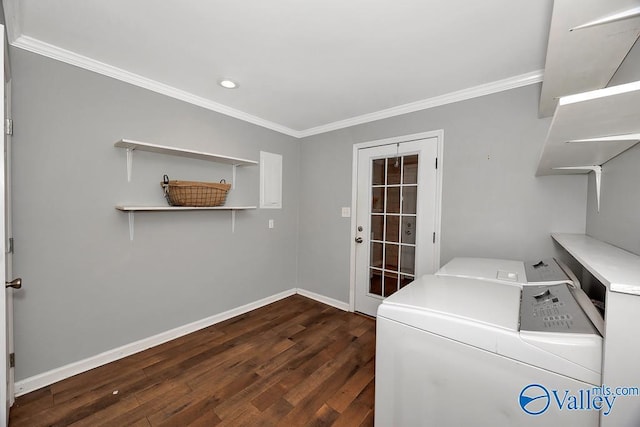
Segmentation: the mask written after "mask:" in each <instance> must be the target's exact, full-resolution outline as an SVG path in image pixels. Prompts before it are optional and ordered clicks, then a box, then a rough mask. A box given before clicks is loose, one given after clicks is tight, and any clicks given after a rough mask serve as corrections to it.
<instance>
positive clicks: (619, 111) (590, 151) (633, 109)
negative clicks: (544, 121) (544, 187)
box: [536, 82, 640, 176]
mask: <svg viewBox="0 0 640 427" xmlns="http://www.w3.org/2000/svg"><path fill="white" fill-rule="evenodd" d="M639 140H640V82H633V83H628V84H624V85H619V86H612V87H608V88H606V89H599V90H594V91H592V92H585V93H580V94H577V95H571V96H565V97H563V98H560V101H559V102H558V108H557V109H556V112H555V114H554V115H553V120H552V122H551V127H550V128H549V133H548V134H547V140H546V142H545V144H544V148H543V151H542V155H541V156H540V162H539V163H538V171H537V173H536V175H538V176H540V175H554V174H568V173H586V172H585V171H579V170H566V169H559V168H563V167H578V166H600V165H602V164H603V163H605V162H607V161H608V160H610V159H612V158H613V157H615V156H617V155H618V154H620V153H622V152H623V151H625V150H627V149H629V148H631V147H632V146H634V145H635V144H636V143H637V142H638V141H639Z"/></svg>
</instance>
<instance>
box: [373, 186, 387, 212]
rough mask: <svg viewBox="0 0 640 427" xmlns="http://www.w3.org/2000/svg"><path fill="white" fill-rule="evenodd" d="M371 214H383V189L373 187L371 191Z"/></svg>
mask: <svg viewBox="0 0 640 427" xmlns="http://www.w3.org/2000/svg"><path fill="white" fill-rule="evenodd" d="M371 212H373V213H383V212H384V187H374V188H372V189H371Z"/></svg>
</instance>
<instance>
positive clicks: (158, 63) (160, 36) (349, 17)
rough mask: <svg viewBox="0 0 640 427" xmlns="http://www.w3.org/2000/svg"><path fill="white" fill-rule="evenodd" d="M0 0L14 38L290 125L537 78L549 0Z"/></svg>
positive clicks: (407, 107)
mask: <svg viewBox="0 0 640 427" xmlns="http://www.w3.org/2000/svg"><path fill="white" fill-rule="evenodd" d="M4 6H5V13H6V15H7V29H8V32H9V38H10V42H11V43H12V44H13V45H15V46H18V47H22V48H25V49H28V50H31V51H34V52H37V53H41V54H44V55H47V56H50V57H54V58H56V59H61V60H64V61H66V62H69V63H72V64H74V65H79V66H83V67H85V68H88V69H91V70H94V71H98V72H102V73H104V74H106V75H110V76H112V77H116V78H120V79H121V80H124V81H129V82H131V83H134V84H138V85H140V86H143V87H147V88H149V89H152V90H156V91H158V92H162V93H166V94H168V95H170V96H174V97H176V98H179V99H184V100H186V101H189V102H193V103H194V104H198V105H201V106H204V107H206V108H210V109H212V110H215V111H219V112H222V113H224V114H228V115H230V116H234V117H238V118H241V119H244V120H247V121H249V122H252V123H256V124H259V125H261V126H265V127H267V128H271V129H274V130H278V131H280V132H283V133H286V134H289V135H293V136H297V137H300V136H306V135H310V134H314V133H320V132H323V131H327V130H332V129H336V128H340V127H345V126H348V125H352V124H356V123H362V122H366V121H371V120H374V119H378V118H382V117H389V116H392V115H397V114H400V113H404V112H408V111H415V110H419V109H423V108H427V107H430V106H433V105H440V104H443V103H446V102H450V101H456V100H460V99H465V98H469V97H473V96H478V95H482V94H486V93H490V92H495V91H499V90H504V89H507V88H510V87H517V86H522V85H525V84H531V83H533V82H537V81H541V79H542V72H541V71H540V70H541V69H543V68H544V60H545V53H546V46H547V38H548V34H549V25H550V19H551V12H552V0H534V1H522V0H520V1H514V0H483V1H474V0H466V1H462V0H395V1H394V0H323V1H320V0H316V1H313V0H307V1H301V0H270V1H265V0H244V1H229V0H227V1H221V0H136V1H131V0H47V1H43V0H4ZM222 77H228V78H231V79H234V80H236V81H238V82H239V83H240V88H239V89H236V90H226V89H222V88H221V87H219V86H218V85H217V80H218V79H220V78H222Z"/></svg>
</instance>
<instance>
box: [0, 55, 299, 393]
mask: <svg viewBox="0 0 640 427" xmlns="http://www.w3.org/2000/svg"><path fill="white" fill-rule="evenodd" d="M10 54H11V61H12V69H13V70H12V71H13V76H14V78H13V96H14V98H13V118H14V123H15V134H14V137H13V211H14V224H13V226H14V233H13V234H14V237H15V246H16V252H15V256H14V272H15V274H16V276H18V275H20V276H22V278H23V280H24V287H23V289H22V290H20V291H16V292H15V345H16V357H17V366H16V379H17V380H20V379H24V378H26V377H29V376H32V375H36V374H39V373H42V372H45V371H48V370H50V369H54V368H57V367H60V366H63V365H65V364H68V363H71V362H74V361H77V360H81V359H84V358H86V357H90V356H93V355H96V354H98V353H100V352H103V351H106V350H110V349H113V348H115V347H118V346H121V345H124V344H127V343H130V342H133V341H136V340H139V339H142V338H146V337H149V336H151V335H154V334H157V333H160V332H163V331H166V330H169V329H171V328H174V327H178V326H182V325H184V324H187V323H189V322H193V321H196V320H200V319H203V318H206V317H208V316H211V315H214V314H217V313H220V312H223V311H226V310H229V309H231V308H235V307H238V306H241V305H243V304H246V303H249V302H253V301H256V300H259V299H261V298H264V297H267V296H270V295H273V294H276V293H278V292H281V291H284V290H287V289H291V288H294V287H295V286H296V275H297V273H296V265H297V260H296V258H297V248H296V247H297V234H296V233H297V227H296V224H297V218H298V207H297V206H298V202H297V198H298V182H299V169H298V163H299V143H298V141H296V140H294V139H293V138H290V137H288V136H283V135H281V134H279V133H276V132H272V131H269V130H266V129H263V128H260V127H257V126H254V125H250V124H247V123H245V122H242V121H239V120H235V119H232V118H229V117H226V116H223V115H219V114H216V113H213V112H211V111H207V110H204V109H201V108H199V107H195V106H192V105H189V104H186V103H183V102H180V101H177V100H174V99H171V98H168V97H165V96H162V95H159V94H156V93H153V92H150V91H147V90H144V89H141V88H137V87H134V86H131V85H128V84H126V83H122V82H119V81H117V80H114V79H111V78H107V77H104V76H101V75H98V74H95V73H91V72H88V71H85V70H82V69H79V68H75V67H72V66H69V65H66V64H63V63H60V62H57V61H53V60H50V59H47V58H44V57H41V56H38V55H34V54H31V53H28V52H25V51H22V50H17V49H12V50H11V52H10ZM121 138H130V139H137V140H142V141H148V142H153V143H157V144H163V145H173V146H178V147H183V148H191V149H200V150H203V151H209V152H214V153H220V154H226V155H230V156H237V157H243V158H249V159H254V160H258V158H259V151H260V150H264V151H270V152H274V153H280V154H282V155H283V156H284V180H283V181H284V188H283V191H284V198H283V200H284V201H283V206H284V207H283V209H282V210H253V211H246V212H239V213H238V215H237V224H236V227H237V228H236V232H235V234H232V233H231V214H230V213H229V212H180V213H174V212H171V213H139V214H136V220H135V240H134V241H129V235H128V222H127V215H126V214H125V213H122V212H119V211H116V210H115V209H114V205H116V204H118V203H131V204H158V203H159V204H163V203H164V199H163V197H162V194H161V189H160V186H159V182H160V180H161V178H162V175H163V174H164V173H168V174H169V176H170V177H172V178H175V179H193V180H206V181H217V180H219V179H220V178H226V179H227V181H230V179H231V167H230V166H225V165H217V164H215V163H210V162H205V161H199V160H190V159H181V158H177V157H172V156H164V155H159V154H153V153H144V152H136V153H135V154H134V165H133V181H132V182H131V183H127V180H126V169H125V158H126V153H125V150H123V149H120V148H114V147H113V143H114V142H115V141H117V140H119V139H121ZM258 176H259V168H258V167H257V166H256V167H247V168H241V169H239V171H238V179H237V189H235V190H232V192H231V193H230V195H229V201H228V203H229V204H234V203H238V204H252V205H256V204H257V203H258ZM269 218H273V219H275V224H276V227H275V229H273V230H269V229H268V228H267V222H268V219H269Z"/></svg>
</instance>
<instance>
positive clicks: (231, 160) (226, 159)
mask: <svg viewBox="0 0 640 427" xmlns="http://www.w3.org/2000/svg"><path fill="white" fill-rule="evenodd" d="M113 145H114V147H119V148H125V149H126V150H127V180H128V181H129V182H130V181H131V172H132V169H133V152H134V151H135V150H139V151H149V152H152V153H159V154H167V155H170V156H178V157H187V158H189V159H198V160H206V161H209V162H216V163H224V164H228V165H232V166H233V178H232V181H231V183H232V184H233V183H234V182H235V174H236V167H237V166H254V165H257V164H258V162H257V161H255V160H247V159H241V158H238V157H230V156H223V155H221V154H213V153H207V152H204V151H196V150H188V149H184V148H176V147H169V146H166V145H158V144H150V143H148V142H141V141H133V140H130V139H121V140H120V141H117V142H116V143H115V144H113Z"/></svg>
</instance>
